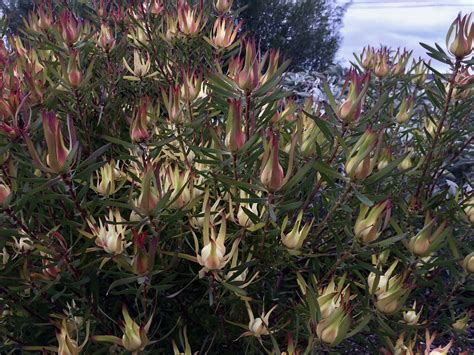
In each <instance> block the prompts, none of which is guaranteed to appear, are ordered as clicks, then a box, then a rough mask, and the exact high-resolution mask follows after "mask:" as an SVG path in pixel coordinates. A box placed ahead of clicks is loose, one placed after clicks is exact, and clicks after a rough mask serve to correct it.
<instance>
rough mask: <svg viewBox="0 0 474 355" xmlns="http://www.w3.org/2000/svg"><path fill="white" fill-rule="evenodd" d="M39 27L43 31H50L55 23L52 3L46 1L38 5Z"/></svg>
mask: <svg viewBox="0 0 474 355" xmlns="http://www.w3.org/2000/svg"><path fill="white" fill-rule="evenodd" d="M37 13H38V27H39V28H40V30H42V31H48V30H49V29H50V28H51V25H52V24H53V21H54V18H53V10H52V8H51V3H49V2H48V3H46V4H43V5H41V6H39V7H38V10H37Z"/></svg>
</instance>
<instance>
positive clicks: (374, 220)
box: [354, 200, 392, 244]
mask: <svg viewBox="0 0 474 355" xmlns="http://www.w3.org/2000/svg"><path fill="white" fill-rule="evenodd" d="M391 210H392V203H391V201H390V200H386V201H383V202H380V203H378V204H376V205H375V206H373V207H372V208H369V206H366V205H364V204H361V206H360V212H359V216H358V217H357V220H356V223H355V226H354V234H355V237H356V238H357V239H358V240H360V241H361V242H362V243H364V244H369V243H371V242H373V241H375V240H377V238H378V237H379V236H380V234H381V233H382V231H383V230H384V229H385V228H386V227H387V225H388V223H389V222H390V216H391Z"/></svg>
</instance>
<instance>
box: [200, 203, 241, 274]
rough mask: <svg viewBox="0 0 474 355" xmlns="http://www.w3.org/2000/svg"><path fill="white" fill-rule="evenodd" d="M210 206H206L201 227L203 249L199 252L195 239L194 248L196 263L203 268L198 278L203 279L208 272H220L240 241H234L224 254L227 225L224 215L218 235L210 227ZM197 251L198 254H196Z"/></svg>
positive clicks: (223, 215) (212, 227)
mask: <svg viewBox="0 0 474 355" xmlns="http://www.w3.org/2000/svg"><path fill="white" fill-rule="evenodd" d="M210 214H211V211H210V206H209V205H207V206H206V212H205V215H204V227H203V233H202V234H203V247H202V249H201V250H200V251H199V242H198V241H197V238H196V237H195V234H194V232H193V235H194V237H195V247H196V253H197V256H196V258H197V262H198V263H199V264H200V265H201V266H202V267H203V268H202V269H201V270H200V271H199V277H204V275H205V274H207V273H208V272H209V271H212V272H216V271H218V270H221V269H222V268H223V267H224V266H226V265H227V263H228V262H229V261H230V259H231V257H232V255H233V254H234V253H235V252H236V250H237V247H238V245H239V243H240V239H236V240H235V241H234V243H233V245H232V249H231V251H230V253H228V254H226V246H225V240H226V236H227V223H226V216H225V214H224V213H222V215H221V220H220V224H221V225H220V229H219V234H217V232H216V229H215V227H214V226H211V225H210ZM198 251H199V252H198Z"/></svg>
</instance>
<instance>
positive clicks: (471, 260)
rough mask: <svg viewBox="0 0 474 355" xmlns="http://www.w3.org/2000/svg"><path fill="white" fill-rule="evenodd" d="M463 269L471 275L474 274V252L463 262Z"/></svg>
mask: <svg viewBox="0 0 474 355" xmlns="http://www.w3.org/2000/svg"><path fill="white" fill-rule="evenodd" d="M462 267H463V268H464V270H465V271H466V272H467V273H469V274H474V252H472V253H470V254H468V255H467V256H466V257H465V258H464V260H463V262H462Z"/></svg>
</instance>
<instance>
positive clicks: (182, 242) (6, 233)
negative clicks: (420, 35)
mask: <svg viewBox="0 0 474 355" xmlns="http://www.w3.org/2000/svg"><path fill="white" fill-rule="evenodd" d="M231 6H232V1H228V0H217V1H216V2H215V3H211V2H208V1H201V2H199V1H198V2H197V3H196V4H188V3H187V2H185V1H184V0H180V1H178V2H177V3H174V2H168V3H166V2H162V1H160V0H153V1H145V2H142V1H139V2H138V1H128V2H125V1H124V2H118V1H113V2H112V1H108V0H100V1H95V2H94V3H93V5H90V6H89V5H87V4H85V3H84V2H75V1H70V2H67V1H58V2H57V3H56V2H53V3H49V2H46V3H44V4H42V5H41V6H39V7H38V8H37V9H35V12H32V13H31V14H30V15H29V16H28V18H27V19H25V20H26V21H25V25H24V28H23V29H22V33H23V34H22V36H21V37H19V36H15V35H11V34H10V35H9V36H8V39H7V40H5V42H3V41H2V42H0V68H1V74H2V75H1V81H0V83H1V97H0V117H1V121H0V132H1V135H0V164H1V167H2V169H1V172H0V206H1V209H0V251H1V258H0V301H1V302H0V351H2V353H15V352H17V351H23V352H28V351H32V352H35V351H36V352H42V351H43V352H48V351H50V352H58V353H60V354H79V353H81V352H82V353H86V354H92V353H93V354H100V353H107V352H113V353H123V352H127V351H128V352H132V353H175V354H180V353H185V354H191V353H195V352H198V353H206V352H208V353H217V352H218V351H221V350H225V351H228V352H229V353H231V354H242V353H248V354H259V353H283V352H286V353H287V354H298V353H307V354H310V353H322V352H326V351H339V352H349V353H352V352H353V351H354V349H360V351H362V352H365V353H377V352H379V351H382V352H384V353H385V354H414V353H417V354H418V353H420V354H421V353H425V354H432V355H434V354H442V353H443V354H445V353H447V352H448V350H449V349H450V348H451V349H458V350H459V351H461V350H466V351H467V350H469V348H470V347H472V338H470V337H469V320H470V317H471V310H470V308H471V307H472V295H473V288H472V273H473V272H474V254H473V253H472V239H473V235H472V234H473V233H472V225H473V224H474V206H473V200H474V198H473V197H472V192H470V191H471V190H472V189H471V186H470V185H471V184H472V182H471V181H468V179H466V178H465V177H463V176H461V177H458V178H457V180H456V182H457V184H454V183H453V182H451V183H449V184H446V181H450V180H449V179H450V174H451V173H452V171H451V170H452V167H453V164H455V163H456V161H457V160H458V159H459V158H460V157H462V156H464V155H465V154H466V152H468V154H469V152H470V151H471V152H472V149H471V150H469V149H470V148H471V146H472V141H473V133H474V127H473V114H472V105H473V103H474V99H473V88H472V86H473V80H472V78H473V77H472V75H471V74H470V70H471V68H472V65H473V64H474V63H473V60H472V58H471V52H472V39H473V37H474V29H473V28H472V27H470V26H471V25H470V19H469V18H467V17H461V16H460V17H458V18H457V19H456V20H455V21H454V23H453V25H452V26H451V28H450V30H449V32H448V36H447V49H442V48H441V47H440V46H438V45H436V46H435V47H431V46H428V45H423V46H424V47H425V48H426V49H427V51H428V54H429V55H430V56H431V57H433V59H434V60H437V61H440V62H443V63H445V64H446V66H447V67H449V68H450V69H449V70H450V72H449V73H448V74H442V73H439V72H437V71H435V70H434V69H432V68H431V65H430V63H425V62H423V61H422V60H413V62H412V64H411V65H410V64H409V60H410V53H409V52H406V51H397V52H395V51H392V50H389V49H387V48H380V49H374V48H372V47H367V48H366V49H365V50H364V52H363V53H362V55H361V56H358V57H357V61H356V63H354V66H353V67H352V68H351V69H350V70H349V71H348V72H347V78H346V81H345V83H343V85H341V86H339V89H337V88H338V85H337V83H333V82H331V83H330V82H328V81H325V80H324V78H321V80H322V84H321V90H322V92H323V93H324V96H325V97H324V100H322V101H319V102H315V101H313V100H311V99H307V100H304V101H302V100H301V99H299V98H297V97H294V96H293V94H292V93H291V92H288V91H286V90H284V88H283V84H282V78H283V74H284V71H285V69H286V68H287V66H288V62H282V60H281V59H280V58H281V56H282V55H281V54H280V53H279V52H278V51H273V50H272V51H269V52H266V53H263V52H261V51H260V50H259V49H258V46H257V45H256V42H255V41H254V40H253V39H252V37H251V36H247V37H241V36H240V35H239V28H240V26H241V24H240V23H239V22H238V21H237V20H235V17H234V15H235V14H234V13H233V12H232V9H231ZM336 89H337V94H336V93H335V92H336ZM298 97H299V96H298ZM367 339H370V341H367Z"/></svg>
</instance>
